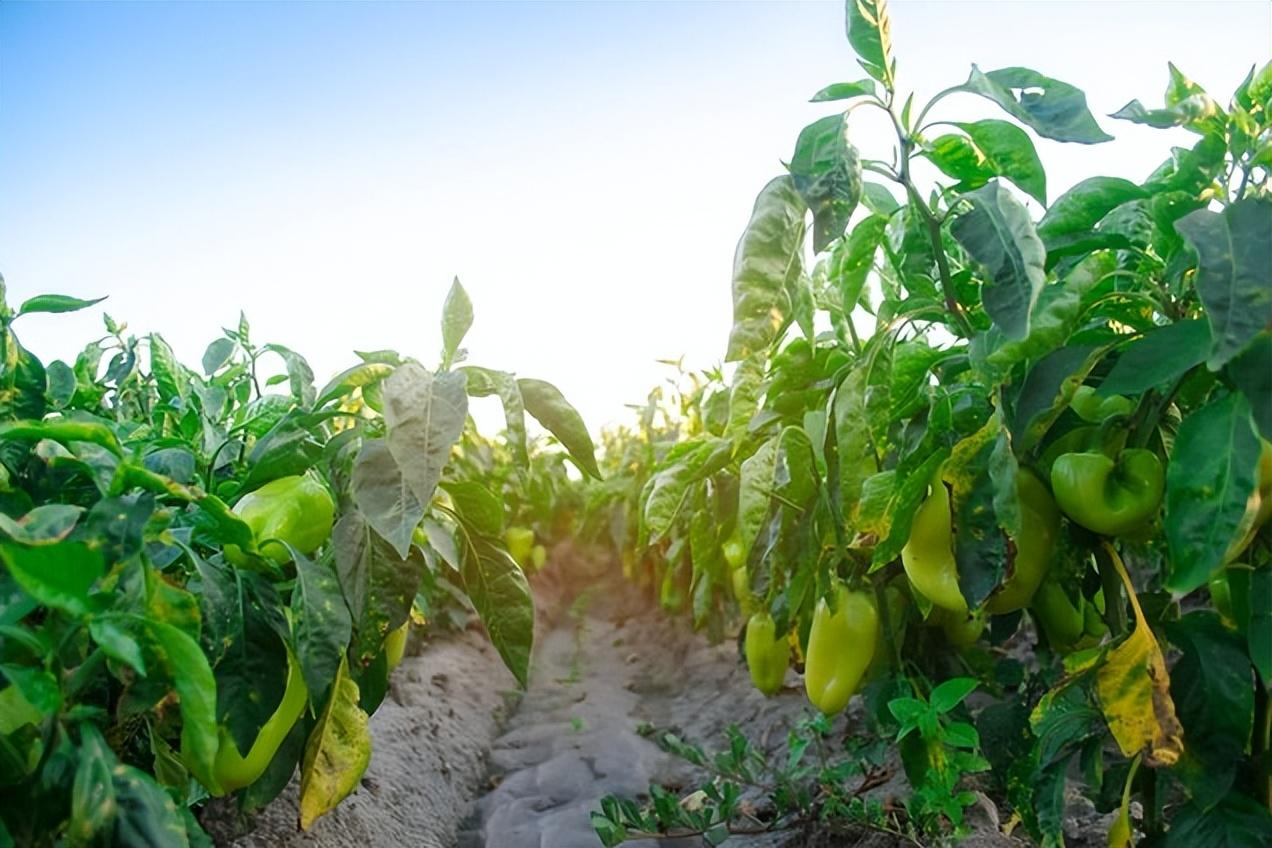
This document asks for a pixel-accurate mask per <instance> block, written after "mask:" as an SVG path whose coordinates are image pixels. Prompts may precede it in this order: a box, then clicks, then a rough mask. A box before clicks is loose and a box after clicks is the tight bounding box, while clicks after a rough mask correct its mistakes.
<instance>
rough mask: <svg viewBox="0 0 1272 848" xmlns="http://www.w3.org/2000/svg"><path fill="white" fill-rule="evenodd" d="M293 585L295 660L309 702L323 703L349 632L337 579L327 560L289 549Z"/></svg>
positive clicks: (351, 627)
mask: <svg viewBox="0 0 1272 848" xmlns="http://www.w3.org/2000/svg"><path fill="white" fill-rule="evenodd" d="M291 554H292V558H293V560H294V561H295V563H296V585H295V587H294V588H293V589H292V596H291V610H292V622H293V624H292V632H293V634H294V637H295V642H296V659H297V660H298V661H299V662H300V668H301V671H302V672H303V673H304V677H305V686H306V688H308V690H309V702H310V703H311V704H315V705H316V704H321V703H325V701H326V699H327V690H328V687H330V685H331V681H332V680H334V679H335V678H336V676H337V672H338V671H339V668H340V663H341V662H342V660H343V658H344V655H345V648H347V647H348V645H349V639H350V638H351V636H352V634H353V622H352V620H351V619H350V617H349V607H348V606H347V605H346V604H345V600H344V595H343V594H342V593H341V591H340V580H339V578H338V577H337V576H336V572H335V571H334V570H333V569H332V567H331V564H330V563H329V562H314V561H313V560H311V559H309V557H307V556H305V555H304V554H302V553H301V552H300V551H297V550H294V549H293V550H292V551H291Z"/></svg>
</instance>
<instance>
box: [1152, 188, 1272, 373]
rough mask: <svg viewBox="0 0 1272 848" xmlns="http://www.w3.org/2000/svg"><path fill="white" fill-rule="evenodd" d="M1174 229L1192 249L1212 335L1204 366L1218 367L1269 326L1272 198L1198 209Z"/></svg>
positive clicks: (1271, 324)
mask: <svg viewBox="0 0 1272 848" xmlns="http://www.w3.org/2000/svg"><path fill="white" fill-rule="evenodd" d="M1175 229H1176V230H1178V231H1179V234H1180V235H1182V236H1183V237H1184V238H1185V239H1187V240H1188V242H1189V244H1191V245H1192V247H1193V249H1194V250H1196V251H1197V256H1198V265H1197V293H1198V294H1199V295H1200V296H1201V302H1202V304H1203V305H1204V306H1205V307H1206V316H1207V318H1209V320H1210V335H1211V338H1212V339H1213V343H1212V344H1213V346H1212V348H1211V351H1210V357H1209V360H1208V362H1207V364H1208V365H1209V366H1210V369H1211V370H1217V369H1219V368H1221V367H1222V366H1223V365H1224V364H1226V363H1227V362H1228V361H1229V360H1231V359H1232V358H1233V357H1234V356H1236V355H1237V354H1238V353H1240V352H1241V350H1242V349H1243V348H1244V347H1245V346H1246V345H1247V344H1248V343H1249V342H1250V340H1251V339H1253V338H1254V336H1255V335H1256V334H1258V333H1259V332H1261V331H1263V330H1266V329H1269V327H1272V200H1266V199H1264V198H1247V199H1245V200H1239V201H1237V202H1236V203H1234V204H1232V205H1231V206H1228V207H1227V208H1225V209H1224V210H1223V211H1222V212H1211V211H1210V210H1209V209H1198V210H1197V211H1195V212H1191V213H1189V214H1188V215H1185V216H1184V217H1183V218H1181V219H1179V220H1178V221H1176V222H1175Z"/></svg>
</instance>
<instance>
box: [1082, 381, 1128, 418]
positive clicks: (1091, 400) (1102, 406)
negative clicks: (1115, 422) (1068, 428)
mask: <svg viewBox="0 0 1272 848" xmlns="http://www.w3.org/2000/svg"><path fill="white" fill-rule="evenodd" d="M1069 408H1070V409H1072V410H1073V411H1074V412H1076V413H1077V414H1078V417H1079V418H1081V419H1082V420H1083V421H1089V422H1091V423H1092V424H1101V423H1103V422H1104V421H1106V420H1108V419H1109V418H1112V417H1113V416H1114V415H1123V416H1129V415H1130V414H1131V413H1132V412H1134V411H1135V401H1133V400H1131V399H1130V398H1128V397H1123V396H1122V395H1108V396H1101V395H1099V394H1098V393H1097V391H1096V388H1095V387H1094V386H1078V388H1077V389H1076V390H1075V391H1074V393H1073V397H1072V398H1071V399H1070V400H1069Z"/></svg>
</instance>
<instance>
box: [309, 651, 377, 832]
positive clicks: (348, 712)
mask: <svg viewBox="0 0 1272 848" xmlns="http://www.w3.org/2000/svg"><path fill="white" fill-rule="evenodd" d="M358 699H359V692H358V684H357V683H354V682H353V680H351V679H350V678H349V670H348V666H347V664H346V662H345V660H344V659H343V658H342V659H341V661H340V666H339V669H338V671H337V673H336V678H335V680H334V681H332V684H331V694H330V696H328V698H327V703H326V705H325V706H324V707H323V709H322V713H321V714H320V715H319V716H318V724H317V725H315V726H314V729H313V731H312V732H311V733H310V734H309V741H308V742H307V743H306V744H305V758H304V760H303V762H302V764H301V769H300V828H301V830H308V829H309V828H310V827H311V826H312V825H313V823H314V822H315V821H316V820H317V819H318V818H319V817H320V816H324V815H326V814H327V813H329V812H330V811H331V810H333V809H335V807H336V805H337V804H339V803H340V802H341V801H343V800H344V799H345V797H346V796H348V795H349V793H350V792H352V791H353V790H354V789H356V788H357V787H358V783H359V781H361V780H362V775H363V773H364V772H365V771H366V770H367V766H368V765H370V764H371V733H370V731H369V730H368V729H367V714H366V713H364V712H363V711H362V708H361V707H359V706H358Z"/></svg>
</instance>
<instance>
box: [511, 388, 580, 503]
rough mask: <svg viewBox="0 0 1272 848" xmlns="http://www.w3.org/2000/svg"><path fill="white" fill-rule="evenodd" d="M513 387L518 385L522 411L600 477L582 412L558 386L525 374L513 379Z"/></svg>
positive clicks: (576, 460) (574, 457) (577, 462)
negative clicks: (532, 417) (514, 382)
mask: <svg viewBox="0 0 1272 848" xmlns="http://www.w3.org/2000/svg"><path fill="white" fill-rule="evenodd" d="M517 387H518V388H520V389H521V397H522V399H523V400H524V401H525V406H526V412H529V413H530V414H531V415H533V416H534V419H535V420H536V421H538V422H539V423H540V424H542V425H543V426H544V427H547V428H548V430H549V432H551V433H552V435H554V436H556V437H557V438H558V439H559V440H560V441H561V444H562V445H564V446H565V449H566V450H567V451H569V452H570V456H571V457H572V458H573V459H574V461H575V463H576V464H577V465H578V466H579V469H580V470H582V471H583V473H585V474H590V475H591V476H592V477H593V478H595V479H597V480H599V479H601V471H600V469H599V468H597V467H596V448H595V446H594V445H593V444H592V436H591V435H590V434H589V433H588V432H587V425H586V424H584V423H583V416H581V415H579V413H578V410H576V409H575V408H574V407H573V406H571V405H570V402H569V401H567V400H566V399H565V395H563V394H561V390H560V389H558V388H557V387H556V386H554V385H552V384H551V383H549V382H547V381H546V380H531V379H528V378H525V377H523V378H521V379H519V380H517Z"/></svg>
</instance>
